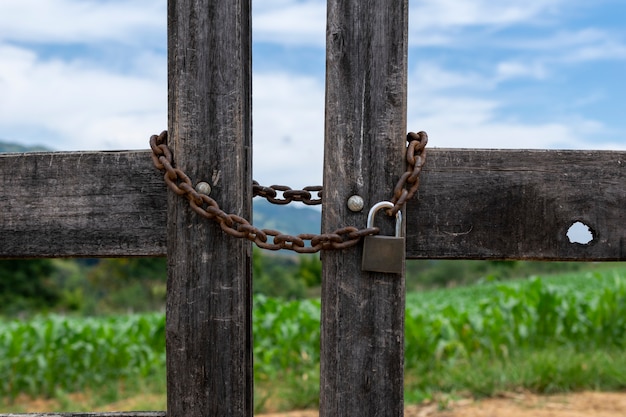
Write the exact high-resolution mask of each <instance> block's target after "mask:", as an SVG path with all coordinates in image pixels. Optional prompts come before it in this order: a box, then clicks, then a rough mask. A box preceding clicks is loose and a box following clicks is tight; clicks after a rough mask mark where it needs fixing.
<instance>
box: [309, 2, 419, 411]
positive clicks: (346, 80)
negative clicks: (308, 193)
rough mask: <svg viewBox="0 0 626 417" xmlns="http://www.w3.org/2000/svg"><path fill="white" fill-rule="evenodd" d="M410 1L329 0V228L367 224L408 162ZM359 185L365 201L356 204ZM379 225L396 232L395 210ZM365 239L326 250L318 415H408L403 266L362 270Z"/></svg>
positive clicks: (326, 187)
mask: <svg viewBox="0 0 626 417" xmlns="http://www.w3.org/2000/svg"><path fill="white" fill-rule="evenodd" d="M407 7H408V6H407V1H406V0H394V1H388V2H363V1H362V0H329V2H328V22H327V25H328V26H327V45H326V51H327V60H326V131H325V161H324V206H323V214H322V218H323V229H324V231H325V232H329V231H332V230H335V229H336V228H338V227H340V226H347V225H356V226H358V227H365V223H366V216H367V211H368V210H369V208H370V207H371V206H372V205H373V204H375V203H376V202H379V201H381V200H388V199H390V198H391V196H392V190H393V187H394V185H395V183H396V181H397V180H398V178H399V176H400V175H401V174H402V173H403V172H404V169H405V160H404V158H403V155H404V153H405V144H406V142H405V140H406V139H405V138H406V100H407V99H406V79H407V30H408V23H407V22H408V17H407ZM353 194H358V195H360V196H362V197H363V198H364V200H365V204H366V208H365V209H364V210H363V211H362V212H360V213H353V212H351V211H350V210H349V209H348V208H347V206H346V201H347V200H348V198H349V197H350V196H351V195H353ZM376 225H377V226H380V227H381V228H382V229H383V231H384V232H385V233H386V234H392V233H393V229H394V225H395V224H394V220H393V219H391V218H389V217H387V216H385V215H384V214H383V213H380V214H379V215H378V216H377V218H376ZM361 251H362V246H361V245H359V246H358V247H355V248H351V249H348V250H343V251H328V252H324V255H323V256H324V257H323V280H322V281H323V282H322V340H321V353H322V358H321V361H322V362H321V398H320V402H321V405H320V415H321V416H327V417H331V416H332V417H338V416H355V417H356V416H359V417H366V416H372V417H373V416H378V417H380V416H395V417H399V416H402V415H403V380H404V374H403V365H404V308H405V307H404V288H405V286H404V273H403V274H402V275H396V274H380V273H363V272H361Z"/></svg>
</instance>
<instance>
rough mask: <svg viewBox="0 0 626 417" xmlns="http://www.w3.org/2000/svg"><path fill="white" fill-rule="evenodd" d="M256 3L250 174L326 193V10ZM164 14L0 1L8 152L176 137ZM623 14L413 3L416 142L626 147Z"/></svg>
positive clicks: (309, 1) (535, 1)
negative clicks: (170, 131) (171, 128)
mask: <svg viewBox="0 0 626 417" xmlns="http://www.w3.org/2000/svg"><path fill="white" fill-rule="evenodd" d="M252 3H253V12H252V27H253V135H254V139H253V140H254V148H253V156H254V162H253V169H254V174H253V176H254V178H255V179H256V180H257V181H259V182H260V183H261V184H265V185H270V184H287V185H290V186H292V187H293V188H300V187H303V186H306V185H317V184H321V182H322V170H323V167H322V165H323V133H324V77H325V75H324V67H325V63H324V60H325V57H324V53H325V52H324V47H325V24H326V22H325V20H326V2H325V1H323V0H253V2H252ZM166 9H167V7H166V1H165V0H0V141H10V142H15V143H19V144H23V145H44V146H46V147H48V148H51V149H54V150H59V151H76V150H127V149H147V148H148V138H149V136H150V135H151V134H153V133H159V132H161V131H162V130H164V129H166V128H167V61H166V59H167V33H166V30H167V28H166V26H167V10H166ZM625 16H626V2H624V1H623V0H593V1H590V0H567V1H566V0H498V1H494V0H410V2H409V27H410V29H409V68H408V71H409V77H408V107H409V108H408V115H407V116H408V117H407V118H408V126H407V130H408V131H419V130H425V131H427V132H428V134H429V139H430V140H429V146H430V147H439V148H520V149H529V148H534V149H613V150H624V149H626V117H623V116H622V113H623V111H622V109H623V108H626V98H625V96H626V77H625V76H624V74H625V71H624V69H625V68H626V24H624V17H625ZM302 155H306V160H305V161H304V163H303V160H302Z"/></svg>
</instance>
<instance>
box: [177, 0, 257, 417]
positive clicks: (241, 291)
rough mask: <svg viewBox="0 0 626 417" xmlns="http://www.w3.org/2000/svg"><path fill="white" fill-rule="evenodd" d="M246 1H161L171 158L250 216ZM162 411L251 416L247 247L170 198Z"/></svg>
mask: <svg viewBox="0 0 626 417" xmlns="http://www.w3.org/2000/svg"><path fill="white" fill-rule="evenodd" d="M250 19H251V16H250V1H249V0H206V1H193V0H170V1H169V2H168V72H169V133H170V135H169V136H170V139H169V143H170V146H171V148H172V151H173V155H174V163H175V164H176V165H177V166H178V167H179V168H181V169H182V170H184V171H185V172H186V173H187V174H188V175H189V176H190V177H191V178H192V180H193V181H194V183H197V182H199V181H206V182H208V183H209V184H210V185H211V187H212V191H211V194H210V195H211V197H212V198H214V199H215V200H216V201H217V202H218V204H220V207H221V208H222V209H223V210H225V211H227V212H229V213H236V214H239V215H241V216H243V217H246V218H250V216H251V205H252V192H251V183H252V178H251V160H252V155H251V35H250ZM167 245H168V248H167V249H168V250H167V256H168V268H169V272H168V293H167V343H166V347H167V408H168V411H167V415H168V416H169V417H183V416H184V417H193V416H196V417H200V416H215V417H218V416H219V417H226V416H229V417H230V416H242V417H243V416H252V412H253V404H252V392H253V389H252V381H253V379H252V336H251V304H252V300H251V289H250V286H251V280H250V276H251V245H250V242H248V241H246V240H245V239H235V238H232V237H230V236H227V235H225V234H224V233H223V232H222V231H221V229H220V228H219V226H218V225H217V224H216V223H215V222H212V221H207V220H205V219H202V218H199V216H197V215H196V214H194V213H193V212H192V210H191V209H190V208H189V206H188V204H187V201H186V200H185V199H182V198H180V197H179V196H177V195H174V194H173V193H171V192H170V193H169V197H168V236H167Z"/></svg>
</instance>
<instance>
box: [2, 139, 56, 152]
mask: <svg viewBox="0 0 626 417" xmlns="http://www.w3.org/2000/svg"><path fill="white" fill-rule="evenodd" d="M49 150H50V149H48V148H46V147H44V146H23V145H18V144H17V143H10V142H3V141H0V153H22V152H46V151H49Z"/></svg>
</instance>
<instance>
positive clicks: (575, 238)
mask: <svg viewBox="0 0 626 417" xmlns="http://www.w3.org/2000/svg"><path fill="white" fill-rule="evenodd" d="M567 238H568V239H569V241H570V243H579V244H581V245H588V244H589V243H591V241H592V240H593V232H592V231H591V228H590V227H589V226H587V225H586V224H585V223H583V222H574V224H572V225H571V226H570V227H569V229H567Z"/></svg>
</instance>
